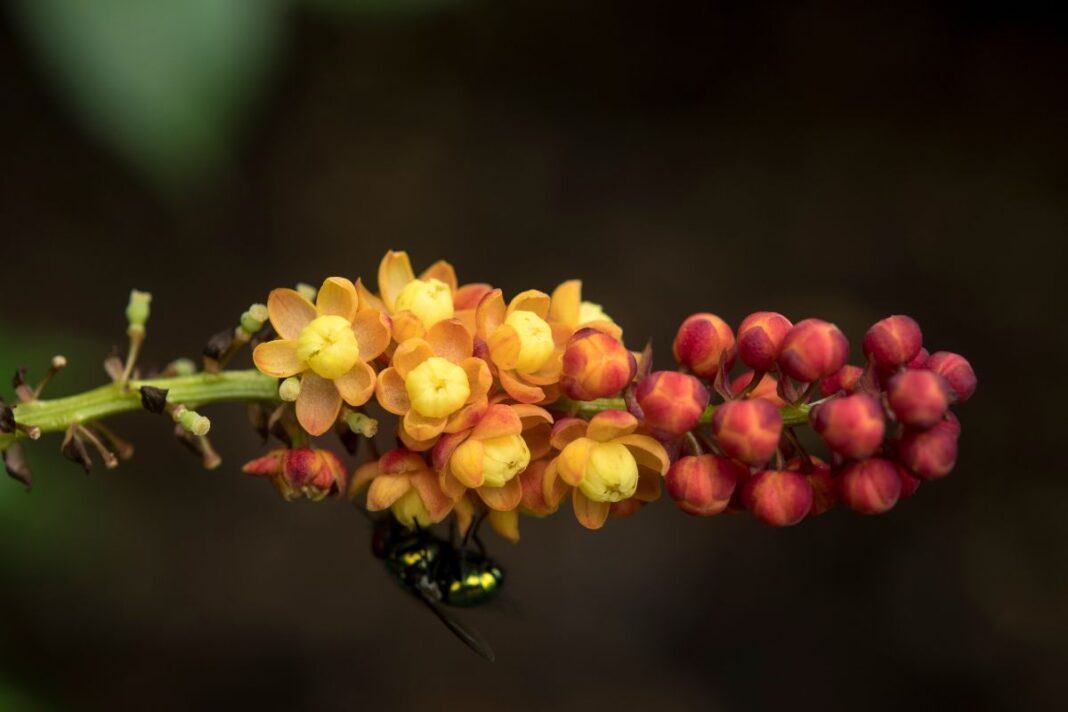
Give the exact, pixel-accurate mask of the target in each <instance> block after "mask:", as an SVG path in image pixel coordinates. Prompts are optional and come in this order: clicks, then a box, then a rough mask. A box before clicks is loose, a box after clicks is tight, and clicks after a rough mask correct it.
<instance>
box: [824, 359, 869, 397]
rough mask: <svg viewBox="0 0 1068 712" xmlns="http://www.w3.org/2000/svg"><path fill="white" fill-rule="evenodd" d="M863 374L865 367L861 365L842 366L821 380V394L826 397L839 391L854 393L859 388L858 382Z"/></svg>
mask: <svg viewBox="0 0 1068 712" xmlns="http://www.w3.org/2000/svg"><path fill="white" fill-rule="evenodd" d="M863 375H864V369H862V368H861V367H860V366H848V365H846V366H842V367H841V368H840V369H838V370H837V371H835V372H834V374H832V375H830V376H827V378H824V379H823V380H822V381H820V395H821V396H823V397H824V398H826V397H827V396H833V395H834V394H835V393H837V392H838V391H845V392H846V393H852V392H853V391H855V390H856V389H857V383H858V382H859V381H860V377H861V376H863Z"/></svg>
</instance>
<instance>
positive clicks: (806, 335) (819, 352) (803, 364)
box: [779, 319, 849, 383]
mask: <svg viewBox="0 0 1068 712" xmlns="http://www.w3.org/2000/svg"><path fill="white" fill-rule="evenodd" d="M848 356H849V340H848V339H846V337H845V334H843V333H842V332H841V330H840V329H839V328H838V327H837V326H835V325H834V324H831V323H829V322H826V321H822V320H820V319H805V320H804V321H799V322H798V323H797V324H795V325H794V327H793V328H792V329H790V331H789V332H787V334H786V339H785V340H784V341H783V346H782V354H780V355H779V366H780V367H781V368H782V370H783V373H785V374H786V375H787V376H790V377H791V378H795V379H797V380H798V381H804V382H806V383H811V382H812V381H815V380H817V379H820V378H825V377H827V376H830V375H833V374H834V373H835V372H836V371H838V369H840V368H842V366H844V365H845V362H846V358H848Z"/></svg>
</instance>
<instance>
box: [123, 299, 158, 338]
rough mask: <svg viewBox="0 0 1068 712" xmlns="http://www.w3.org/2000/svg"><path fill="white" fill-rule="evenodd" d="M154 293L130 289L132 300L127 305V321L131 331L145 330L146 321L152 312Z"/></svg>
mask: <svg viewBox="0 0 1068 712" xmlns="http://www.w3.org/2000/svg"><path fill="white" fill-rule="evenodd" d="M151 304H152V295H151V294H149V293H148V292H139V291H137V290H136V289H133V290H131V291H130V302H129V304H127V305H126V322H127V323H128V324H129V328H130V331H144V329H145V322H147V321H148V315H149V313H150V312H151V308H150V305H151Z"/></svg>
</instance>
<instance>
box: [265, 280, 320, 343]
mask: <svg viewBox="0 0 1068 712" xmlns="http://www.w3.org/2000/svg"><path fill="white" fill-rule="evenodd" d="M267 315H268V316H269V317H270V318H271V326H273V327H274V330H275V331H277V332H278V335H279V336H281V337H282V338H283V339H295V338H297V337H298V336H300V332H301V331H303V330H304V327H305V326H307V325H308V324H310V323H311V320H312V319H314V318H315V317H317V316H318V312H316V311H315V307H314V306H312V303H311V302H309V301H308V300H307V299H305V298H304V297H302V296H301V295H300V294H299V293H297V292H296V291H295V290H292V289H272V290H271V293H270V294H269V295H268V296H267Z"/></svg>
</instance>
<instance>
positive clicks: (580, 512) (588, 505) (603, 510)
mask: <svg viewBox="0 0 1068 712" xmlns="http://www.w3.org/2000/svg"><path fill="white" fill-rule="evenodd" d="M571 506H572V507H574V508H575V518H576V519H578V521H579V524H581V525H582V526H584V527H586V528H587V529H600V528H601V527H603V526H604V523H605V521H606V520H607V519H608V510H609V504H608V502H594V501H593V500H592V499H590V498H589V497H587V496H586V495H584V494H582V490H580V489H575V490H574V491H573V492H572V494H571Z"/></svg>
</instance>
